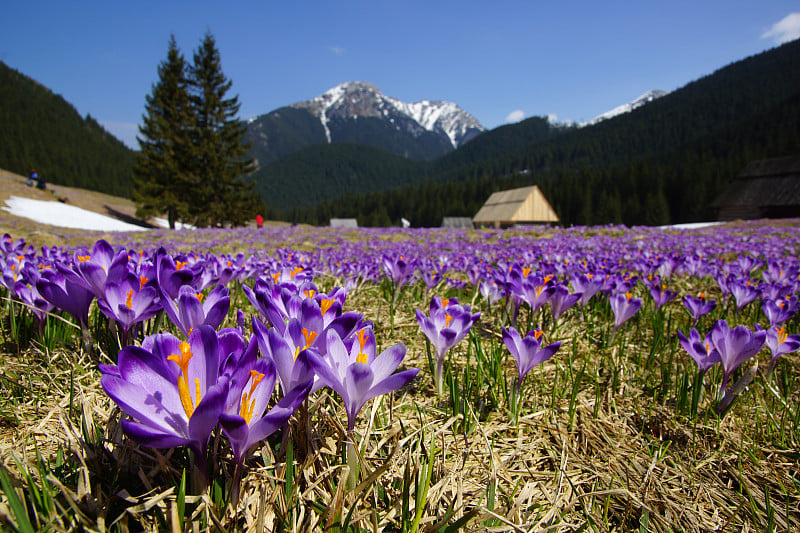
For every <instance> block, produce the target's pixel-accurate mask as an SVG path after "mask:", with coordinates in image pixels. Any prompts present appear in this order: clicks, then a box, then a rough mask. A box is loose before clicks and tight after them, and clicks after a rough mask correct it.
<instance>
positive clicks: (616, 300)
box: [610, 292, 642, 340]
mask: <svg viewBox="0 0 800 533" xmlns="http://www.w3.org/2000/svg"><path fill="white" fill-rule="evenodd" d="M610 302H611V310H612V311H613V312H614V330H613V331H612V332H611V339H610V340H614V335H615V334H616V333H617V330H618V329H619V327H620V326H621V325H622V324H624V323H625V322H627V321H628V320H630V318H631V317H633V315H635V314H636V313H637V311H639V309H641V308H642V299H641V298H634V297H633V294H631V293H629V292H626V293H625V294H615V295H613V296H611V299H610Z"/></svg>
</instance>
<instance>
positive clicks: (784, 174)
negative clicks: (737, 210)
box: [714, 157, 800, 208]
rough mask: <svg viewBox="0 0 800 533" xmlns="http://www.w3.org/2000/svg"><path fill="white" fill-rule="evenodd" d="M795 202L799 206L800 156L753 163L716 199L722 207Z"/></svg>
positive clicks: (785, 204)
mask: <svg viewBox="0 0 800 533" xmlns="http://www.w3.org/2000/svg"><path fill="white" fill-rule="evenodd" d="M795 205H796V206H800V157H781V158H777V159H763V160H761V161H753V162H751V163H750V164H748V165H747V166H746V167H745V168H744V169H743V170H742V172H741V173H740V174H739V175H738V176H737V177H736V178H735V179H734V180H733V182H732V183H731V184H730V186H729V187H728V189H727V190H726V191H725V192H724V193H723V194H721V195H720V196H719V197H718V198H717V200H716V201H715V202H714V206H716V207H720V208H723V207H728V206H748V207H749V206H753V207H770V206H795Z"/></svg>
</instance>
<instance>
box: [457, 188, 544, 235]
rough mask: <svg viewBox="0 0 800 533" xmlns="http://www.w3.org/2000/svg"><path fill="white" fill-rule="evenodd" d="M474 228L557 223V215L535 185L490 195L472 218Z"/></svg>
mask: <svg viewBox="0 0 800 533" xmlns="http://www.w3.org/2000/svg"><path fill="white" fill-rule="evenodd" d="M472 221H473V222H474V223H475V225H476V226H481V225H483V226H494V227H496V228H500V227H503V228H505V227H510V226H516V225H518V224H548V223H553V222H558V221H559V220H558V215H556V212H555V211H553V208H552V207H550V203H549V202H548V201H547V199H546V198H545V197H544V195H543V194H542V191H541V190H539V187H537V186H536V185H531V186H530V187H520V188H519V189H509V190H507V191H498V192H495V193H492V195H491V196H489V199H488V200H486V203H485V204H483V207H481V208H480V210H479V211H478V213H477V214H476V215H475V216H474V217H472Z"/></svg>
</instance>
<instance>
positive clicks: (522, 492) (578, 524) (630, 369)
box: [0, 177, 800, 532]
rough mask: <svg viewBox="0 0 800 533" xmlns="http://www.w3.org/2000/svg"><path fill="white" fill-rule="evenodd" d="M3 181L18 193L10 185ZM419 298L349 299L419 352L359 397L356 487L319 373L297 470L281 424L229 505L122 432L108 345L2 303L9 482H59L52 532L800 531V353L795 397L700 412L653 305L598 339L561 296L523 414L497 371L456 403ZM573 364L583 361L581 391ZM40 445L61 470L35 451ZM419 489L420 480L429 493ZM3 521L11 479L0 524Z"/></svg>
mask: <svg viewBox="0 0 800 533" xmlns="http://www.w3.org/2000/svg"><path fill="white" fill-rule="evenodd" d="M3 179H7V177H3ZM20 186H21V187H22V188H23V190H24V191H25V192H36V193H37V194H39V192H38V191H32V190H31V189H29V188H26V187H25V186H24V184H22V185H20ZM6 191H7V192H6ZM2 194H7V195H10V194H16V192H15V190H14V189H13V188H5V189H4V192H3V193H2ZM41 194H49V193H41ZM1 200H3V198H2V197H1V196H0V201H1ZM70 201H71V202H72V201H73V200H70ZM74 201H75V202H76V204H75V205H82V204H78V203H77V202H78V200H77V199H75V200H74ZM81 201H83V200H81ZM100 201H101V202H102V200H100ZM82 206H83V205H82ZM19 224H20V225H19V226H17V225H15V226H13V227H12V228H11V229H13V232H12V234H13V236H14V237H18V236H23V237H26V238H30V239H32V240H31V241H30V242H35V243H37V244H38V243H41V244H46V243H47V242H48V239H51V238H58V239H64V238H72V237H71V236H70V235H67V233H66V232H61V231H60V230H43V229H42V228H38V229H37V228H36V227H35V225H31V230H30V233H24V232H22V233H20V231H19V229H20V228H21V227H23V226H22V224H23V223H22V222H19ZM37 232H39V233H37ZM84 233H85V232H84ZM72 242H74V241H72ZM325 283H326V284H329V285H332V284H336V283H337V281H336V280H326V281H325ZM428 298H429V294H427V293H424V291H423V290H421V289H413V290H412V289H409V290H407V291H405V292H404V294H403V296H402V297H401V299H400V301H399V302H398V309H397V312H396V319H395V325H394V337H391V329H390V328H389V326H388V324H389V308H388V304H387V303H386V302H385V301H384V300H383V298H382V297H381V296H380V294H379V292H378V290H377V288H375V287H370V286H365V287H362V288H361V289H360V290H358V291H356V292H354V293H353V294H352V296H350V297H348V308H349V309H351V310H358V311H360V312H363V313H364V315H365V317H366V318H368V319H370V320H372V321H374V322H375V324H376V336H377V338H378V340H379V343H381V344H382V348H383V349H385V348H386V347H388V346H390V345H391V344H393V343H395V342H404V343H405V344H406V345H407V346H408V348H409V351H408V356H407V360H406V361H405V362H404V366H405V367H412V366H417V367H420V368H422V369H423V371H422V372H421V373H420V377H419V378H418V379H417V381H415V382H414V383H412V384H411V385H410V386H409V387H407V388H406V389H405V390H401V391H398V393H396V394H394V395H390V396H387V397H383V398H381V399H379V400H375V401H373V402H371V403H370V404H368V405H367V406H366V407H365V409H364V410H363V411H362V413H361V415H360V417H359V422H358V424H357V427H356V431H357V433H358V435H359V436H358V439H357V442H358V449H359V454H360V456H361V462H360V465H361V466H360V468H361V473H360V478H359V479H360V481H361V483H360V485H358V486H356V487H355V488H353V489H348V488H347V487H346V484H345V483H344V481H343V480H345V479H347V477H348V467H347V463H346V461H344V460H343V458H342V450H343V442H344V440H345V430H344V428H343V426H342V420H344V416H343V409H342V408H341V405H340V403H339V401H338V398H336V397H335V396H331V395H330V394H328V393H325V392H322V393H320V394H318V395H317V396H316V397H315V398H313V399H312V400H311V401H310V402H309V404H308V406H307V410H305V411H303V412H302V413H300V414H299V415H298V416H297V418H296V419H295V420H294V422H293V425H292V436H291V439H290V440H291V442H292V443H293V447H292V452H291V453H292V454H293V456H294V462H293V465H294V475H293V476H292V475H291V474H290V473H288V472H287V469H286V463H285V461H286V455H287V451H288V450H287V449H286V447H285V442H281V440H280V439H278V440H274V439H273V440H269V441H268V443H266V444H265V445H264V446H263V447H261V449H259V450H257V451H256V452H255V453H254V455H253V457H252V458H251V459H250V460H249V461H248V463H247V469H246V472H245V475H244V477H243V480H242V489H241V497H240V500H239V503H238V505H235V506H234V505H221V504H220V502H221V500H224V495H223V496H222V497H220V496H219V495H218V494H215V493H214V490H213V489H212V490H211V491H210V492H208V491H206V492H200V491H197V490H192V488H191V487H190V489H189V490H188V491H187V492H188V494H191V495H187V496H186V497H185V499H183V498H182V496H181V494H180V490H179V485H180V480H181V471H182V469H183V467H186V466H188V465H189V464H190V462H189V459H188V458H187V457H186V454H185V453H184V452H183V451H181V450H177V451H169V452H166V451H163V452H159V451H156V450H151V449H149V448H143V447H139V446H137V445H135V444H133V443H131V442H130V441H128V440H127V439H126V438H125V437H124V436H123V435H122V433H121V431H120V427H119V419H120V413H119V410H118V409H117V408H116V407H114V405H113V404H112V402H111V401H110V400H109V399H108V398H107V397H106V396H105V394H103V392H102V390H101V389H100V386H99V373H98V371H97V369H96V363H97V360H96V359H93V358H90V357H89V356H88V355H86V354H84V353H82V352H81V350H80V348H79V347H77V346H73V345H71V344H68V345H66V346H61V347H58V348H56V349H54V350H52V351H49V350H46V349H43V348H41V347H40V346H39V345H37V344H36V343H35V342H34V343H32V344H29V345H24V346H21V347H18V346H17V344H16V343H14V342H13V339H9V335H10V333H9V324H8V313H7V312H5V313H3V312H0V316H2V317H3V320H2V324H3V331H2V333H1V334H0V339H3V340H4V341H5V342H4V343H3V348H2V354H0V356H1V357H2V360H0V379H2V381H1V382H0V385H2V394H0V414H1V415H2V416H1V417H0V460H2V463H3V465H4V466H5V467H6V468H7V469H8V470H9V472H10V473H11V474H12V475H13V477H14V483H15V485H16V486H17V487H18V489H17V491H16V492H17V494H18V495H20V496H24V495H26V494H28V493H27V492H25V491H26V488H25V487H26V486H27V484H26V481H25V471H27V472H29V473H30V475H31V476H32V477H33V478H34V479H35V480H36V484H37V486H39V487H43V486H51V487H53V490H54V493H55V494H57V496H56V498H55V500H56V501H55V504H54V508H55V510H54V511H53V513H52V514H50V515H49V516H48V517H44V518H43V522H44V523H49V524H50V526H51V528H52V529H53V530H55V531H68V530H75V529H77V528H78V527H79V525H80V527H83V528H85V529H86V530H90V531H109V530H111V531H137V530H142V529H144V530H149V531H158V530H164V529H167V530H170V529H171V530H172V531H179V530H181V524H183V530H186V531H189V530H191V531H212V530H219V531H231V530H239V531H264V530H269V531H275V530H281V529H282V530H290V531H291V530H296V531H317V530H326V529H336V527H337V525H340V524H341V523H342V522H343V521H345V519H346V517H347V515H348V513H349V512H350V511H351V510H353V513H352V516H350V522H349V523H350V525H351V526H352V527H353V528H354V529H352V530H353V531H400V530H402V529H403V528H404V527H405V530H408V526H409V524H411V523H412V522H413V518H414V517H415V516H416V515H417V513H418V514H419V530H420V531H438V530H439V529H440V528H442V527H445V526H447V524H452V523H454V522H456V521H458V520H460V519H462V518H463V519H464V520H463V523H460V525H462V526H463V529H464V530H467V531H554V532H571V531H576V532H577V531H633V530H637V531H659V532H661V531H664V532H666V531H676V532H678V531H681V532H683V531H702V532H706V531H709V532H710V531H767V530H771V531H776V532H793V531H800V478H798V474H797V469H798V460H799V459H800V443H798V434H800V432H798V421H797V416H798V415H797V413H798V400H800V398H798V395H799V394H800V391H798V390H796V384H797V376H798V375H800V364H799V363H798V360H797V358H796V356H788V357H786V358H785V361H782V363H781V364H782V371H784V372H786V373H787V375H788V376H789V381H790V383H792V384H793V387H794V388H793V389H792V392H791V393H790V395H789V397H788V398H787V399H786V400H785V402H786V403H787V405H788V410H784V409H783V408H782V406H781V401H783V400H781V401H779V400H777V399H776V398H775V397H774V396H773V395H772V393H771V391H770V390H769V389H768V388H767V387H766V385H765V384H764V382H763V380H762V379H761V378H758V379H757V380H756V381H755V382H754V384H753V385H751V387H750V389H749V390H748V391H746V392H745V393H744V395H743V397H742V398H740V401H738V403H737V404H735V406H734V408H733V410H732V411H731V412H730V413H729V414H728V416H727V417H726V418H724V419H723V420H719V419H717V418H716V417H715V416H714V415H713V413H711V412H710V407H711V405H710V402H709V401H708V397H709V395H710V393H709V394H707V395H706V396H705V397H704V398H705V399H704V401H703V402H702V403H701V415H700V416H698V417H697V418H696V419H691V418H688V417H686V416H684V415H681V414H678V413H676V407H675V387H674V386H671V387H670V388H669V390H667V393H666V394H665V395H662V394H660V393H659V391H658V390H657V389H658V388H659V387H658V385H659V383H660V381H659V380H660V379H661V372H662V371H663V367H662V366H661V361H662V360H664V358H666V357H667V355H668V351H669V350H670V349H673V351H674V352H675V354H676V361H675V362H674V364H673V365H672V371H673V372H680V371H681V369H690V368H691V365H689V364H688V363H687V362H686V361H685V360H683V359H687V358H688V357H686V356H684V355H683V354H682V353H680V351H679V350H676V349H675V347H674V345H673V344H675V343H674V339H673V341H672V343H673V344H669V345H666V347H665V348H664V349H663V350H662V351H661V352H659V353H658V354H656V355H657V359H656V361H655V363H654V364H652V365H650V366H646V367H645V366H643V364H642V362H643V361H645V360H646V359H647V358H648V355H649V353H648V351H649V343H648V342H646V339H647V338H648V335H650V334H651V332H650V331H648V327H649V326H648V325H647V321H646V320H644V319H641V320H639V321H638V322H636V323H631V324H629V325H628V326H629V327H627V329H626V330H625V332H624V333H623V332H621V339H620V341H619V342H618V343H617V344H615V345H614V346H611V347H606V346H603V345H602V343H599V342H598V328H599V327H600V326H598V324H597V323H596V322H592V320H591V319H590V320H587V321H584V320H582V319H581V318H580V316H579V314H578V313H570V314H569V315H568V316H567V317H566V319H565V320H564V321H563V323H562V324H560V326H559V329H558V338H559V339H560V340H562V341H563V342H564V345H563V347H562V350H561V351H560V352H559V353H558V354H557V355H556V356H555V357H554V358H553V359H551V360H550V361H548V362H547V363H545V364H544V365H542V366H541V367H538V368H537V369H536V370H535V372H534V373H533V374H534V375H532V376H530V377H529V378H528V380H529V381H528V382H527V386H526V394H525V399H524V404H523V410H522V414H521V416H520V419H519V424H516V425H515V424H512V423H511V422H510V419H509V416H508V413H507V411H506V407H507V406H506V405H505V404H504V403H503V402H504V400H503V399H502V396H501V395H499V393H498V392H497V391H496V390H495V391H494V392H495V394H497V397H498V398H500V400H499V401H498V402H496V403H495V402H493V399H492V394H491V391H490V390H489V387H488V385H487V384H486V383H484V384H483V385H482V386H481V387H480V388H479V389H478V390H477V392H476V393H475V394H476V396H477V397H479V399H480V400H481V401H478V402H475V401H472V399H467V400H466V401H465V403H464V406H463V410H462V412H461V413H458V414H454V413H453V410H452V406H451V405H449V403H448V400H447V399H442V400H440V399H438V398H436V395H435V392H434V389H433V387H432V380H431V377H430V375H429V373H428V372H427V361H426V355H425V343H424V339H423V337H422V335H421V333H419V330H418V327H417V324H416V321H415V320H414V318H413V309H414V308H421V309H424V308H426V306H427V301H426V300H427V299H428ZM677 305H680V304H677ZM482 311H483V312H484V315H483V318H482V321H481V324H482V328H483V335H482V338H481V343H482V344H483V345H484V346H485V347H486V349H487V350H488V349H490V348H489V347H490V346H491V345H492V343H493V342H495V343H496V342H497V340H496V339H497V334H498V329H499V325H500V323H501V322H500V319H499V317H498V316H496V315H494V314H493V313H492V312H491V311H489V310H486V309H483V310H482ZM677 312H678V311H676V313H677ZM77 344H79V343H77ZM573 344H574V345H575V349H574V352H572V353H574V354H575V357H574V358H573V357H572V355H570V352H571V351H572V346H573ZM471 350H472V348H471V347H469V346H468V343H467V342H466V341H465V342H464V343H462V344H461V345H459V347H458V348H457V349H456V351H455V353H454V356H453V358H452V362H453V363H452V364H453V372H454V373H455V374H457V375H459V376H461V375H463V373H464V371H465V369H466V368H467V367H468V361H469V368H470V370H472V371H474V370H475V369H476V368H477V366H476V362H475V358H474V354H470V356H468V354H467V351H471ZM681 358H683V359H681ZM570 359H572V365H570V364H569V361H570ZM764 366H765V365H764ZM581 367H583V368H585V369H586V373H585V375H584V377H583V381H582V382H581V384H580V386H579V387H577V390H576V394H575V396H574V398H573V397H572V394H571V391H572V386H573V384H574V383H575V381H574V380H575V376H576V373H577V371H578V369H579V368H581ZM514 372H515V369H514V368H513V364H512V362H511V361H510V357H508V358H507V359H506V360H505V362H504V375H505V376H506V377H507V378H509V379H510V377H511V376H512V375H513V374H514ZM673 379H675V378H674V377H673ZM469 398H474V397H473V396H470V397H469ZM792 418H794V421H793V420H792ZM781 424H783V426H782V425H781ZM782 429H783V430H784V434H783V435H779V432H780V431H781V430H782ZM286 440H289V439H286ZM212 444H213V445H212V450H214V453H215V454H216V455H215V461H213V464H214V472H215V475H216V477H217V479H218V480H222V481H223V482H228V486H227V487H226V489H229V488H230V486H229V483H230V480H231V478H232V477H233V464H232V460H231V457H230V455H229V454H228V453H227V451H226V446H225V444H224V439H222V438H220V437H216V438H215V440H214V441H213V443H212ZM37 454H38V455H41V457H43V458H44V460H45V462H46V463H48V464H49V465H50V466H49V468H50V470H47V471H44V472H41V471H39V470H37V467H36V461H37ZM60 454H61V455H63V457H64V462H63V464H61V465H60V466H59V465H58V459H59V455H60ZM429 458H432V462H430V463H429ZM16 460H19V461H20V463H21V464H22V465H23V469H22V470H21V469H20V467H19V465H18V464H17V462H16ZM428 472H430V484H429V490H428V491H427V492H425V491H424V490H423V487H424V484H425V483H424V481H425V477H426V474H427V473H428ZM289 479H291V480H292V485H293V489H292V490H287V480H289ZM415 481H416V483H415ZM404 490H405V492H407V494H408V495H407V496H404ZM223 492H224V491H223ZM417 495H420V497H422V496H423V495H424V496H425V497H424V498H422V499H421V500H420V502H421V503H422V505H421V506H420V508H419V509H417V505H416V502H415V498H416V496H417ZM181 500H184V502H183V503H182V502H181ZM404 502H407V508H404ZM182 505H185V509H186V511H185V516H184V515H182V514H181V513H180V512H179V509H180V508H181V506H182ZM12 522H15V519H14V514H13V511H12V510H11V509H10V506H9V500H8V498H7V497H5V498H3V499H0V525H2V527H10V525H9V524H11V523H12ZM355 527H357V528H358V529H355Z"/></svg>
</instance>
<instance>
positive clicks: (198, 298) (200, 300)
mask: <svg viewBox="0 0 800 533" xmlns="http://www.w3.org/2000/svg"><path fill="white" fill-rule="evenodd" d="M204 296H205V295H204V294H203V293H202V292H198V293H197V294H195V295H194V297H195V298H197V301H198V302H200V303H203V297H204Z"/></svg>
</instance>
